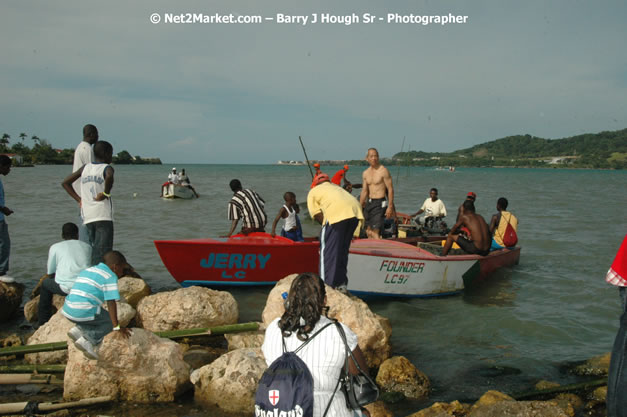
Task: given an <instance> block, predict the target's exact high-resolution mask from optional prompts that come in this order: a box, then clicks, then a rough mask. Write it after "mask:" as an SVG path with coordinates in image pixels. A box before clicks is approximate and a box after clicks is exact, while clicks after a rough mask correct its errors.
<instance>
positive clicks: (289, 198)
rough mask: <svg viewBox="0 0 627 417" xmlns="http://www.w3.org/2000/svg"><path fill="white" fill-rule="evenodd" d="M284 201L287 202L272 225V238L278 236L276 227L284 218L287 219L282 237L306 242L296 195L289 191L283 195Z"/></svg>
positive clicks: (282, 230)
mask: <svg viewBox="0 0 627 417" xmlns="http://www.w3.org/2000/svg"><path fill="white" fill-rule="evenodd" d="M283 200H285V204H284V205H283V207H281V209H280V210H279V213H278V214H277V216H276V218H275V219H274V223H272V233H270V234H271V235H272V236H275V235H276V225H277V223H278V222H279V219H281V218H283V219H285V223H284V224H283V228H282V229H281V236H283V237H286V238H288V239H291V240H293V241H294V242H304V241H305V239H303V229H302V227H301V225H300V219H299V218H298V213H299V212H300V208H299V207H298V204H297V203H296V194H294V193H293V192H291V191H288V192H286V193H285V194H283Z"/></svg>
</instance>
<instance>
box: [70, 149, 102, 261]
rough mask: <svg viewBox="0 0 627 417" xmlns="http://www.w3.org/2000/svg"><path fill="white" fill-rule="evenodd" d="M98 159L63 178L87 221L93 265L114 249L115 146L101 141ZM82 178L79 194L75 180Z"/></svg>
mask: <svg viewBox="0 0 627 417" xmlns="http://www.w3.org/2000/svg"><path fill="white" fill-rule="evenodd" d="M94 158H95V160H94V162H92V163H89V164H86V165H84V166H82V167H81V168H80V169H79V170H78V171H75V172H73V173H72V174H70V175H69V176H68V177H67V178H65V180H64V181H63V184H62V185H63V188H64V189H65V191H67V193H68V194H69V195H70V197H72V198H73V199H74V200H76V201H77V202H78V204H79V205H80V207H81V212H82V216H83V222H84V223H85V227H87V233H88V234H89V244H90V246H91V248H92V251H91V264H92V265H97V264H99V263H100V262H102V257H103V255H104V254H105V253H107V252H109V251H110V250H111V249H113V203H112V201H111V188H113V167H111V165H109V164H111V160H112V159H113V146H111V144H110V143H109V142H105V141H99V142H96V144H95V145H94ZM79 178H80V179H81V181H80V183H81V195H80V196H79V195H78V194H76V192H75V191H74V189H73V188H72V183H73V182H74V181H76V180H77V179H79Z"/></svg>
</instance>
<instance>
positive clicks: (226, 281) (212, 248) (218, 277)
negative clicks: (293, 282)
mask: <svg viewBox="0 0 627 417" xmlns="http://www.w3.org/2000/svg"><path fill="white" fill-rule="evenodd" d="M155 246H156V247H157V251H158V252H159V255H160V256H161V260H162V261H163V264H164V265H165V266H166V268H167V269H168V271H170V274H172V276H173V277H174V279H175V280H176V281H178V282H179V283H180V284H181V285H182V286H184V287H187V286H190V285H203V286H207V287H216V286H233V285H237V286H239V285H274V284H275V283H276V282H277V281H278V280H280V279H282V278H284V277H286V276H287V275H290V274H295V273H301V272H315V273H318V263H319V259H320V256H319V253H318V250H319V247H320V245H319V243H318V242H314V241H308V242H293V241H291V240H290V239H286V238H284V237H280V236H276V237H274V238H273V237H272V236H270V235H269V234H267V233H251V234H250V235H248V236H242V235H235V236H232V237H231V238H228V239H227V238H219V239H188V240H155Z"/></svg>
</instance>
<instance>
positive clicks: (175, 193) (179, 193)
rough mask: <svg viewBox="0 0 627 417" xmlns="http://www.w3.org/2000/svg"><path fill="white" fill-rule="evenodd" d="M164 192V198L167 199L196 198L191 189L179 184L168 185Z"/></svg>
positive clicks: (163, 189) (165, 186)
mask: <svg viewBox="0 0 627 417" xmlns="http://www.w3.org/2000/svg"><path fill="white" fill-rule="evenodd" d="M162 191H163V198H167V199H173V198H182V199H184V200H189V199H192V198H195V197H196V196H195V195H194V192H193V191H192V190H191V189H190V188H188V187H184V186H182V185H177V184H166V185H164V186H163V188H162Z"/></svg>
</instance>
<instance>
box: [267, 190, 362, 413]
mask: <svg viewBox="0 0 627 417" xmlns="http://www.w3.org/2000/svg"><path fill="white" fill-rule="evenodd" d="M338 188H340V187H338ZM326 304H327V295H326V288H325V285H324V282H323V281H322V279H321V278H320V277H319V276H318V275H316V274H313V273H304V274H300V275H298V276H297V277H296V278H295V279H294V281H292V285H291V286H290V291H289V293H288V295H287V300H286V302H285V305H286V307H285V313H284V314H283V316H281V317H280V318H277V319H275V320H274V321H272V322H271V323H270V324H269V325H268V327H267V329H266V335H265V339H264V342H263V346H262V347H261V350H262V351H263V355H264V357H265V359H266V363H267V364H268V366H270V364H272V362H274V361H275V360H276V359H277V358H278V357H279V356H281V355H282V354H283V352H285V351H289V352H293V351H295V350H296V349H297V348H298V347H299V346H300V345H301V344H303V342H305V341H307V340H308V339H309V338H310V336H312V335H314V334H315V333H316V332H318V331H319V330H322V331H321V332H320V333H319V334H317V335H316V336H315V337H313V338H312V339H311V341H309V342H308V344H307V345H306V346H305V347H304V348H303V349H301V350H299V351H298V352H297V353H296V354H297V355H298V357H300V358H301V359H302V360H303V362H305V364H306V365H307V368H308V369H309V371H310V372H311V376H312V377H313V394H314V401H313V416H314V417H321V416H322V415H323V413H324V410H325V408H326V407H327V404H329V402H330V404H329V410H328V414H327V415H329V416H335V417H352V416H353V410H349V409H348V408H347V407H346V399H345V397H344V394H343V393H342V392H341V391H340V390H337V392H335V395H333V393H334V390H335V389H336V388H337V384H338V380H339V378H340V371H341V370H342V368H344V363H345V361H346V360H347V355H348V353H349V352H347V351H346V345H345V344H344V341H343V339H342V336H340V333H339V331H338V329H337V328H336V326H334V325H329V324H331V320H330V319H329V318H328V317H327V316H326V313H327V311H328V307H326ZM339 325H340V326H342V329H343V330H344V334H345V335H346V341H347V344H348V346H349V348H350V349H351V351H352V353H353V356H354V358H355V359H356V360H357V364H358V365H359V367H360V368H361V369H362V370H364V372H365V373H368V365H367V364H366V360H365V358H364V355H363V353H362V351H361V349H360V348H359V345H358V344H357V335H356V334H355V333H354V332H353V331H352V330H351V329H350V328H349V327H348V326H346V325H344V324H342V323H339ZM325 326H327V327H326V328H324V327H325ZM348 363H349V372H350V373H351V374H352V375H357V374H358V373H359V371H358V369H357V367H356V366H355V363H354V362H353V361H352V360H350V359H349V360H348Z"/></svg>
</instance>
